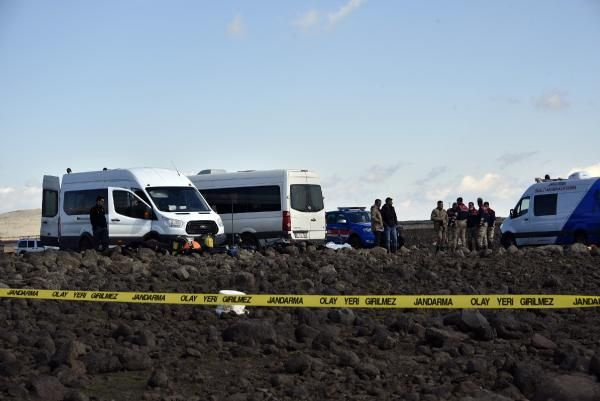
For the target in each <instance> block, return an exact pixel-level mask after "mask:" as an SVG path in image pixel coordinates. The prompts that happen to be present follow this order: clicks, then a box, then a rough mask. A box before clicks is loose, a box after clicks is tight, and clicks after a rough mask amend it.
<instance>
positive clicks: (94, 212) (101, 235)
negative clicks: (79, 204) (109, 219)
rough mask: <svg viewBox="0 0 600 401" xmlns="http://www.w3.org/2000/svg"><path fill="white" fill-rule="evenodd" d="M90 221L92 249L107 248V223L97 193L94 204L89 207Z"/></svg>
mask: <svg viewBox="0 0 600 401" xmlns="http://www.w3.org/2000/svg"><path fill="white" fill-rule="evenodd" d="M90 222H91V223H92V233H94V249H96V250H101V251H104V250H106V249H108V225H107V224H106V211H105V209H104V197H103V196H102V195H98V197H97V198H96V205H95V206H94V207H92V208H91V209H90Z"/></svg>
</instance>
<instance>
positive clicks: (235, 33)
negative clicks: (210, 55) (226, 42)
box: [227, 14, 246, 38]
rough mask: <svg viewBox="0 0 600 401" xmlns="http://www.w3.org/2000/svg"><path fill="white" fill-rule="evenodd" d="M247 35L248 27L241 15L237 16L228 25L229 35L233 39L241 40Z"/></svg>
mask: <svg viewBox="0 0 600 401" xmlns="http://www.w3.org/2000/svg"><path fill="white" fill-rule="evenodd" d="M245 33H246V26H245V25H244V19H243V18H242V16H241V15H239V14H238V15H236V16H235V17H233V20H232V21H231V22H230V23H229V24H228V25H227V34H228V35H229V36H230V37H232V38H241V37H243V36H244V34H245Z"/></svg>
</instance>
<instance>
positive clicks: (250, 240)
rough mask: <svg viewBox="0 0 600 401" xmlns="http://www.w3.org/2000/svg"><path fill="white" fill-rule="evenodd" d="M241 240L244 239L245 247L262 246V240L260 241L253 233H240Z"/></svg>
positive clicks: (256, 247)
mask: <svg viewBox="0 0 600 401" xmlns="http://www.w3.org/2000/svg"><path fill="white" fill-rule="evenodd" d="M240 240H241V241H242V246H244V247H249V248H254V249H259V248H260V242H258V239H257V238H256V236H255V235H254V234H252V233H242V234H241V235H240Z"/></svg>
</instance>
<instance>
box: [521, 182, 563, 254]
mask: <svg viewBox="0 0 600 401" xmlns="http://www.w3.org/2000/svg"><path fill="white" fill-rule="evenodd" d="M557 204H558V194H556V193H554V194H542V195H535V196H534V197H533V213H532V214H531V220H530V222H529V229H528V231H529V233H530V234H529V243H530V244H531V245H547V244H554V243H556V238H557V237H558V235H559V231H560V230H559V228H558V223H557V218H556V211H557Z"/></svg>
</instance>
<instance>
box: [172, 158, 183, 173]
mask: <svg viewBox="0 0 600 401" xmlns="http://www.w3.org/2000/svg"><path fill="white" fill-rule="evenodd" d="M171 164H172V165H173V168H174V169H175V171H177V175H179V176H180V175H181V174H180V173H179V170H178V169H177V166H176V165H175V163H173V160H171Z"/></svg>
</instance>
